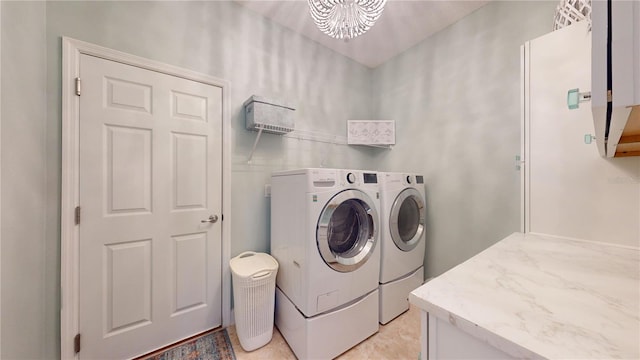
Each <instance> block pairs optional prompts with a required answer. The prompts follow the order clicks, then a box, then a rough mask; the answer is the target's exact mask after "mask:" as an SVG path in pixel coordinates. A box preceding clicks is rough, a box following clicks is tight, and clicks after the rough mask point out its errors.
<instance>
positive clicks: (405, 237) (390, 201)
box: [379, 173, 425, 324]
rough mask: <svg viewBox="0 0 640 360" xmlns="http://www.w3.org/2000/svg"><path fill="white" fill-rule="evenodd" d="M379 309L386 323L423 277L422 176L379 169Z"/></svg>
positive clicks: (406, 305)
mask: <svg viewBox="0 0 640 360" xmlns="http://www.w3.org/2000/svg"><path fill="white" fill-rule="evenodd" d="M379 177H380V209H381V210H380V229H381V233H380V248H381V253H380V288H379V289H380V293H379V296H380V304H379V305H380V312H379V318H380V323H381V324H386V323H388V322H389V321H391V320H393V319H394V318H395V317H397V316H398V315H400V314H402V313H403V312H405V311H407V310H408V309H409V300H408V297H409V293H410V292H411V291H412V290H414V289H415V288H417V287H419V286H420V285H422V282H423V281H424V268H423V262H424V250H425V196H424V195H425V192H424V191H425V189H424V177H423V176H421V175H416V174H407V173H379Z"/></svg>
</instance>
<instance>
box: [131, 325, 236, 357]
mask: <svg viewBox="0 0 640 360" xmlns="http://www.w3.org/2000/svg"><path fill="white" fill-rule="evenodd" d="M144 359H145V360H236V354H235V353H234V352H233V347H231V340H229V334H227V330H226V329H222V330H217V331H214V332H208V333H205V334H202V335H200V336H198V337H196V338H193V339H189V340H187V341H185V342H183V343H180V344H178V345H176V346H174V347H172V348H169V349H166V350H162V351H160V352H158V353H154V354H152V355H150V356H148V357H145V358H144Z"/></svg>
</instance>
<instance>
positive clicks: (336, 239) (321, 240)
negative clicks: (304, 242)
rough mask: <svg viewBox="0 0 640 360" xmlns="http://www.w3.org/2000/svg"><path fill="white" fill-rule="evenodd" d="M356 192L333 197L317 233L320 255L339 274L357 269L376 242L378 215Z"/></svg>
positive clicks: (326, 207)
mask: <svg viewBox="0 0 640 360" xmlns="http://www.w3.org/2000/svg"><path fill="white" fill-rule="evenodd" d="M372 204H373V201H372V200H371V198H370V197H369V196H368V195H367V194H365V193H364V192H362V191H359V190H345V191H342V192H340V193H338V194H336V195H335V196H334V197H333V198H332V199H331V200H330V201H329V202H328V203H327V204H326V205H325V207H324V209H323V210H322V214H321V215H320V219H319V220H318V227H317V232H316V240H317V245H318V250H319V251H320V255H321V256H322V259H323V260H324V262H325V263H327V265H329V266H330V267H331V268H332V269H334V270H337V271H340V272H349V271H354V270H356V269H358V268H359V267H360V266H362V265H363V264H364V263H365V262H366V261H367V260H368V259H369V257H370V256H371V254H372V253H373V250H374V248H375V245H376V242H377V238H378V230H377V229H378V214H377V212H376V209H375V207H374V206H372Z"/></svg>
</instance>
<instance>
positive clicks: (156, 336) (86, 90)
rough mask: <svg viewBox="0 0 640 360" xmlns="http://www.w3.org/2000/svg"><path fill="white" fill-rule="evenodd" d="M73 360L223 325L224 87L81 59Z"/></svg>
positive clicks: (128, 352) (127, 351)
mask: <svg viewBox="0 0 640 360" xmlns="http://www.w3.org/2000/svg"><path fill="white" fill-rule="evenodd" d="M80 78H81V79H82V94H81V96H80V144H79V146H80V170H79V174H80V189H79V199H80V206H81V222H80V227H79V229H80V240H79V242H80V264H79V266H80V270H79V283H80V291H79V304H80V309H79V330H80V334H81V336H82V350H81V352H80V357H81V358H87V359H97V358H111V359H116V358H117V359H124V358H129V357H133V356H136V355H140V354H144V353H146V352H148V351H151V350H154V349H157V348H159V347H162V346H164V345H167V344H170V343H172V342H175V341H177V340H181V339H183V338H185V337H188V336H190V335H193V334H196V333H198V332H201V331H204V330H207V329H211V328H214V327H217V326H220V325H221V313H222V269H221V221H220V220H218V221H216V222H202V221H203V220H207V219H209V217H210V216H214V217H216V216H220V213H221V209H222V203H221V200H222V199H221V198H222V190H221V189H222V188H221V185H222V181H221V179H222V166H221V162H222V144H221V143H222V92H221V88H219V87H215V86H212V85H206V84H202V83H199V82H195V81H191V80H186V79H183V78H179V77H175V76H170V75H166V74H162V73H159V72H154V71H150V70H145V69H141V68H137V67H134V66H130V65H124V64H121V63H117V62H114V61H109V60H104V59H101V58H97V57H93V56H89V55H81V58H80Z"/></svg>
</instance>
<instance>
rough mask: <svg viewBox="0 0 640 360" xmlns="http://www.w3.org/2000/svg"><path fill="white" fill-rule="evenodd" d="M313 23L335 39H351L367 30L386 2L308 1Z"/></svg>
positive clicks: (377, 0) (371, 0)
mask: <svg viewBox="0 0 640 360" xmlns="http://www.w3.org/2000/svg"><path fill="white" fill-rule="evenodd" d="M308 1H309V9H310V13H311V17H312V18H313V21H314V22H315V23H316V25H317V26H318V29H320V30H321V31H322V32H323V33H325V34H327V35H329V36H331V37H334V38H336V39H345V40H348V39H353V38H355V37H356V36H358V35H362V34H364V33H365V32H366V31H367V30H369V29H370V28H371V27H372V26H373V24H375V22H376V20H378V18H379V17H380V15H381V14H382V10H384V4H385V3H386V2H387V0H308Z"/></svg>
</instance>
